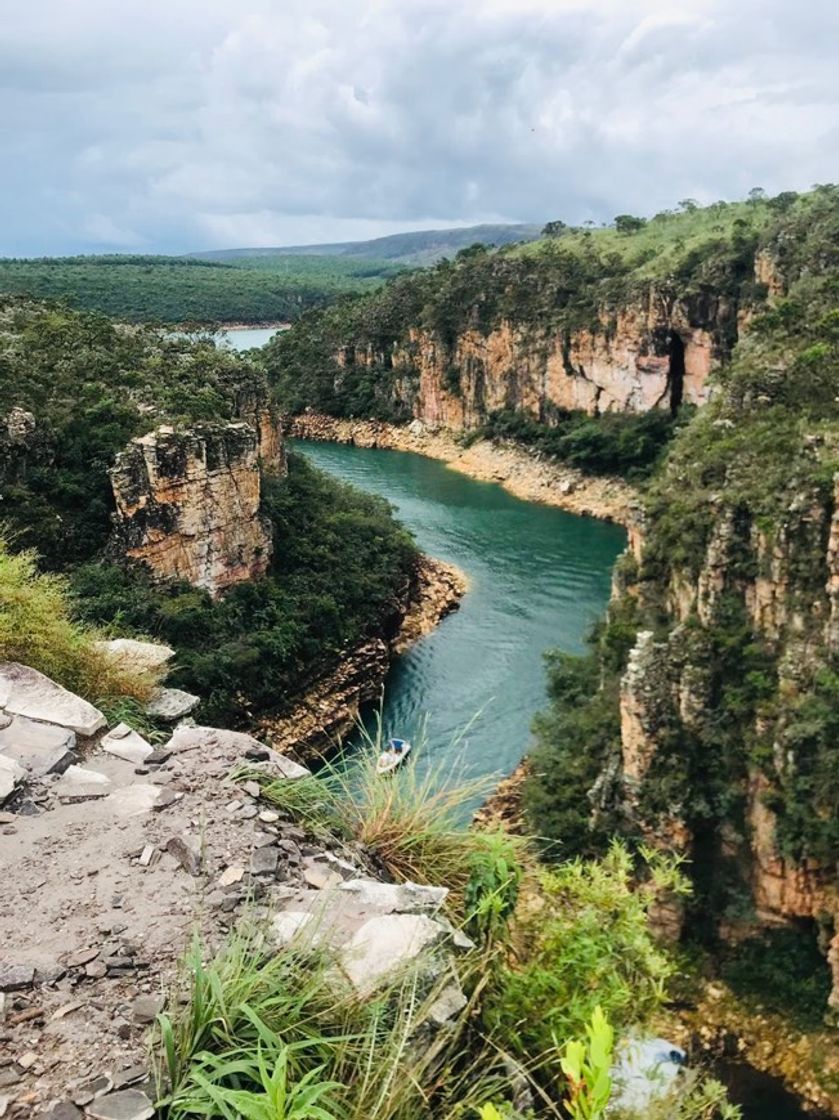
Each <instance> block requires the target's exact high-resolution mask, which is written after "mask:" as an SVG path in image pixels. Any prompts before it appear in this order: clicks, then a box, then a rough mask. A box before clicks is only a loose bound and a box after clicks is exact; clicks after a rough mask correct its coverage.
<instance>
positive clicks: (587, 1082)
mask: <svg viewBox="0 0 839 1120" xmlns="http://www.w3.org/2000/svg"><path fill="white" fill-rule="evenodd" d="M614 1041H615V1032H614V1031H613V1030H612V1028H611V1027H610V1025H609V1022H608V1020H607V1019H606V1016H605V1015H604V1014H603V1011H602V1009H601V1008H600V1007H599V1006H598V1007H595V1009H594V1011H593V1012H592V1014H591V1021H590V1022H589V1023H587V1024H586V1041H585V1042H582V1041H581V1040H580V1039H571V1040H569V1041H568V1042H566V1044H565V1052H564V1054H563V1057H562V1060H561V1063H560V1064H561V1067H562V1072H563V1073H564V1074H565V1076H566V1077H567V1079H568V1100H567V1101H566V1103H565V1107H566V1109H567V1111H568V1114H569V1116H571V1117H572V1120H601V1118H602V1117H603V1116H605V1114H606V1107H607V1105H608V1103H609V1098H610V1096H611V1093H612V1078H611V1076H610V1070H611V1068H612V1051H613V1047H614Z"/></svg>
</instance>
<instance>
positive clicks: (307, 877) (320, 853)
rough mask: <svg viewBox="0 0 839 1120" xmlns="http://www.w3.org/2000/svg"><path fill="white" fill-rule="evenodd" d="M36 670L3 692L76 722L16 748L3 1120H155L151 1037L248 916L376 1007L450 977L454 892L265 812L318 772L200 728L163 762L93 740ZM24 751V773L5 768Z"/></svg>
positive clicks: (2, 913)
mask: <svg viewBox="0 0 839 1120" xmlns="http://www.w3.org/2000/svg"><path fill="white" fill-rule="evenodd" d="M20 669H23V667H13V671H12V672H9V671H8V666H0V680H2V681H10V680H11V681H13V682H14V681H19V680H24V681H26V680H29V681H32V680H33V679H35V680H36V683H37V686H38V687H37V690H36V692H37V695H39V696H40V697H42V698H44V697H49V696H52V697H56V696H57V697H59V699H60V702H61V705H62V707H60V708H59V707H58V706H56V705H53V706H52V707H51V709H50V712H51V715H52V716H53V719H57V718H58V716H59V714H60V713H61V714H62V718H67V719H68V720H72V721H73V725H74V726H73V727H72V728H71V727H67V728H63V729H62V725H61V724H59V723H57V722H55V723H50V724H46V723H41V722H39V721H34V726H30V725H29V723H26V724H23V725H20V726H21V728H22V730H20V732H19V733H18V731H15V732H14V733H13V734H12V735H11V736H10V737H6V738H2V739H0V783H2V782H3V777H4V775H6V774H8V775H10V778H9V782H7V784H9V783H10V784H11V787H12V788H10V789H8V791H7V793H5V794H4V793H2V791H3V790H4V789H6V786H3V785H2V784H0V794H1V795H2V796H3V797H4V798H5V799H6V804H5V806H4V808H3V812H2V816H0V882H2V884H3V891H2V901H1V902H0V1102H2V1107H3V1110H4V1111H3V1112H2V1116H3V1117H4V1120H23V1118H24V1117H25V1118H27V1120H28V1118H30V1117H33V1116H44V1117H51V1118H52V1120H79V1118H84V1120H149V1118H151V1117H152V1116H153V1115H154V1098H155V1086H154V1084H153V1082H152V1080H151V1074H150V1070H149V1068H148V1051H147V1042H146V1040H147V1034H148V1030H149V1028H150V1025H151V1024H153V1023H154V1021H155V1018H156V1016H157V1015H158V1013H159V1012H160V1011H161V1010H162V1009H163V1008H164V996H165V993H166V992H167V991H168V990H170V989H171V985H172V983H173V980H174V978H175V975H176V972H177V967H178V963H179V961H180V959H181V957H182V955H183V952H184V951H185V949H186V948H187V946H188V943H189V940H190V937H191V936H192V933H193V931H198V933H199V934H200V936H201V938H202V940H203V941H204V943H205V944H206V945H207V946H208V948H209V949H212V948H213V947H215V946H217V945H219V944H220V943H221V941H222V940H223V939H224V938H225V936H226V935H227V934H228V933H229V932H230V930H231V929H232V928H233V926H234V925H235V924H236V922H237V921H238V919H239V917H240V916H247V917H248V918H258V919H259V918H261V919H262V920H264V921H265V922H266V923H267V925H268V928H269V929H270V931H271V936H272V937H273V939H274V945H275V949H276V951H278V952H279V951H282V949H283V947H284V946H286V945H288V944H289V943H290V942H291V941H293V940H294V939H295V938H297V937H308V938H310V940H314V938H318V939H319V943H320V944H327V943H328V944H329V945H331V946H332V947H333V949H334V950H335V953H336V962H337V963H336V969H337V973H336V976H337V977H338V979H339V980H340V982H342V983H347V982H349V983H351V984H353V985H354V986H355V988H356V990H357V991H358V993H359V995H360V996H362V997H364V996H366V995H367V994H369V993H371V992H373V991H374V990H375V989H376V988H377V986H378V985H380V984H381V983H382V982H383V981H384V980H385V979H386V978H388V977H390V976H391V975H393V974H394V973H395V972H396V971H397V970H398V969H400V968H402V967H405V966H407V965H408V964H413V962H415V961H419V962H422V967H423V968H425V967H427V968H428V970H429V975H431V976H433V977H434V978H435V980H436V978H438V977H439V976H440V975H446V973H445V969H446V968H448V969H449V971H451V964H450V963H449V962H450V960H451V954H452V953H454V952H455V951H456V950H457V949H458V948H463V947H464V939H463V938H462V935H459V934H457V933H455V931H454V930H453V929H452V928H451V926H450V925H449V924H448V922H447V921H446V920H445V918H443V917H442V916H441V914H440V908H441V906H442V905H443V902H444V900H445V897H446V891H445V889H444V888H430V887H417V886H414V885H411V884H403V885H395V884H389V883H383V882H381V881H379V879H378V877H377V873H376V870H375V868H374V867H373V865H372V864H371V862H370V861H369V859H368V857H367V856H366V854H365V852H364V851H363V850H362V849H360V848H359V847H357V846H355V845H340V844H339V842H338V841H337V840H336V841H334V842H330V843H326V842H324V841H323V840H322V839H316V838H315V837H313V836H308V835H307V834H306V833H305V832H304V830H303V829H301V828H300V827H299V826H298V825H296V824H294V822H293V821H292V820H291V818H290V817H289V816H288V815H287V814H286V813H284V812H283V811H282V808H281V807H279V808H278V807H276V806H274V805H271V806H268V805H267V804H266V803H265V802H264V801H262V800H261V798H260V794H261V785H260V783H259V781H258V780H257V778H258V777H259V776H260V775H265V776H270V778H271V779H272V780H273V781H275V782H283V781H285V782H295V781H299V780H301V779H304V778H306V777H308V776H309V775H310V772H309V770H308V769H306V767H304V766H301V765H300V764H299V763H296V762H294V761H292V760H291V759H289V758H287V757H286V756H284V755H282V754H280V753H278V752H277V751H275V750H273V749H272V748H270V747H268V746H266V745H265V744H264V743H261V742H259V741H258V740H256V739H254V738H253V737H252V736H250V735H247V734H243V733H241V732H234V731H226V730H222V729H218V728H212V727H199V726H194V725H191V724H179V725H178V726H177V727H176V728H175V729H174V731H173V733H172V735H171V737H170V738H169V740H168V741H167V742H166V743H165V744H162V745H160V746H155V747H152V746H151V744H149V743H147V742H146V740H144V739H143V738H142V736H140V735H138V734H137V733H136V732H135V731H134V730H133V729H132V728H130V727H129V726H128V725H127V724H122V725H117V726H116V727H114V728H112V729H111V730H110V731H107V733H105V734H101V728H99V727H97V732H98V734H94V735H93V736H87V737H85V736H83V734H82V732H81V731H79V730H76V729H77V728H79V727H82V726H84V727H87V728H90V727H91V726H97V722H98V720H97V719H96V718H88V717H90V713H87V712H86V710H85V708H84V707H83V704H84V702H83V701H80V700H79V698H78V697H73V696H72V694H70V693H66V695H64V690H60V691H59V692H58V693H54V692H53V691H52V689H51V688H50V687H49V686H51V684H52V682H49V681H48V680H47V678H42V680H38V679H37V678H40V674H38V675H37V677H36V678H31V677H29V676H28V672H24V673H22V674H21V673H19V672H18V670H20ZM4 670H5V672H4ZM43 682H46V684H44V683H43ZM11 694H12V691H11V690H7V691H6V692H5V693H4V697H7V696H9V695H11ZM17 694H18V696H20V693H19V692H18V693H17ZM32 695H34V693H33V694H32ZM39 710H40V711H41V712H42V713H43V711H44V708H41V709H39ZM94 711H95V710H94ZM2 716H3V711H2V709H0V722H2V724H3V731H8V732H12V729H13V728H14V727H16V725H17V721H18V720H19V719H24V720H27V721H33V716H32V710H31V708H29V709H28V711H27V714H26V715H20V716H19V715H17V714H15V715H14V717H13V719H12V720H9V721H8V722H7V721H5V720H3V719H2ZM83 716H84V717H85V718H81V717H83ZM0 735H2V731H0ZM10 744H11V746H10ZM14 744H17V745H18V747H17V757H18V758H20V759H21V760H22V761H21V762H18V761H17V758H12V757H11V756H10V755H8V754H5V753H4V752H5V751H6V750H11V749H15V747H14ZM21 744H23V747H25V749H23V747H21ZM126 748H130V749H126ZM138 751H139V752H141V754H142V758H140V753H137V752H138ZM138 760H140V761H142V765H141V766H138V765H137V762H138ZM47 763H49V765H47ZM244 767H247V770H248V772H249V773H248V775H247V780H244V781H242V780H241V779H239V780H237V779H236V778H234V777H233V774H234V772H236V771H237V770H239V771H241V770H242V769H243V768H244ZM138 770H140V771H141V772H140V773H137V771H138ZM468 944H469V943H468V941H466V942H465V945H466V946H468ZM444 995H446V999H445V1000H442V997H441V1000H442V1002H440V1001H438V1002H440V1009H439V1014H440V1015H441V1016H443V1018H445V1016H446V1015H447V1014H454V1013H456V1011H457V1010H458V1009H459V1008H460V1007H461V1006H462V1002H461V1001H462V993H461V992H460V990H459V987H458V985H457V981H456V979H455V978H454V976H453V974H452V977H451V981H450V982H449V983H448V984H447V986H446V990H445V992H444ZM447 1008H451V1009H453V1010H451V1011H450V1012H447V1011H446V1009H447ZM438 1018H439V1016H438ZM435 1021H436V1020H435ZM441 1021H442V1020H441Z"/></svg>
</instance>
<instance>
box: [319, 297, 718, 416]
mask: <svg viewBox="0 0 839 1120" xmlns="http://www.w3.org/2000/svg"><path fill="white" fill-rule="evenodd" d="M737 331H738V305H737V302H736V301H734V300H727V299H725V298H724V297H721V296H714V295H710V294H702V295H697V296H692V297H689V298H683V299H679V298H676V297H675V295H674V294H673V293H672V292H671V291H669V290H668V289H666V288H664V287H661V286H651V287H650V288H648V289H647V290H646V291H645V292H643V293H641V294H640V295H637V296H636V297H634V298H633V299H631V300H630V301H628V302H627V303H626V304H625V305H623V306H618V307H605V306H604V307H601V308H600V309H599V310H598V311H597V313H596V315H595V316H594V321H593V323H592V325H591V326H590V327H585V328H581V329H577V330H569V329H566V328H562V329H557V328H555V327H552V326H551V325H549V324H542V323H539V322H538V321H536V322H531V323H526V324H520V323H514V322H511V321H509V320H501V321H499V322H496V323H494V324H492V326H491V327H490V328H489V329H487V330H477V329H467V330H464V331H462V332H461V333H459V334H457V335H456V336H455V337H454V339H453V340H451V341H448V340H447V341H444V340H443V339H442V338H441V337H440V336H439V335H437V334H435V333H433V332H429V331H427V330H424V329H421V328H419V327H417V326H409V327H407V328H406V330H405V333H404V336H403V337H402V338H401V339H399V340H396V341H394V342H393V343H392V344H391V345H389V346H387V347H385V348H381V347H377V346H375V345H373V344H371V343H362V342H352V343H348V344H346V345H344V346H342V347H341V348H340V349H339V350H338V351H337V353H336V354H335V361H336V364H337V367H338V372H337V374H336V382H337V387H338V389H339V390H340V386H341V383H342V381H343V380H344V379H346V378H347V377H348V375H349V374H350V373H351V371H352V370H353V367H357V366H362V367H366V368H367V369H368V370H370V371H373V370H375V369H381V370H383V371H386V372H387V377H388V378H389V379H390V381H391V382H392V385H393V389H392V393H393V399H394V402H395V403H396V404H398V405H399V406H400V407H401V409H402V410H403V411H408V412H409V414H410V415H412V416H413V417H414V418H416V419H419V420H422V421H424V422H426V423H430V424H441V425H444V426H445V427H447V428H452V429H470V428H475V427H478V426H480V425H481V424H482V423H484V422H485V421H486V419H487V417H488V416H489V415H490V414H491V413H493V412H499V411H518V412H523V413H526V414H528V415H529V416H531V417H533V418H534V419H538V420H546V419H549V418H550V415H551V413H552V412H556V411H557V410H581V411H583V412H588V413H589V414H591V415H597V414H600V413H604V412H630V413H638V412H647V411H648V410H649V409H653V408H662V409H670V410H672V411H675V410H676V409H678V408H679V407H680V406H681V405H682V404H683V403H687V404H696V405H699V404H703V403H704V402H705V400H707V398H708V393H709V389H708V378H709V375H710V374H711V373H712V372H713V370H714V369H716V368H717V367H718V366H719V365H720V364H721V363H722V362H724V361H725V360H726V359H727V357H728V356H729V354H730V352H731V348H732V346H733V344H734V342H735V341H736V339H737Z"/></svg>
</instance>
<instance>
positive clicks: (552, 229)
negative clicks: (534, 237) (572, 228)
mask: <svg viewBox="0 0 839 1120" xmlns="http://www.w3.org/2000/svg"><path fill="white" fill-rule="evenodd" d="M567 229H568V226H567V225H566V224H565V222H561V221H560V220H559V219H558V218H557V219H555V220H554V221H552V222H546V223H545V225H544V226H543V227H542V236H543V237H562V235H563V233H564V232H565V231H566V230H567Z"/></svg>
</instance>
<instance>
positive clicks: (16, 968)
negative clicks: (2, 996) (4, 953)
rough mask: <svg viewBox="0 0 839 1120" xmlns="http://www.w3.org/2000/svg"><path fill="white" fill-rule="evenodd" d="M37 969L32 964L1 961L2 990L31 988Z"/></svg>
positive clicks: (14, 990) (0, 989)
mask: <svg viewBox="0 0 839 1120" xmlns="http://www.w3.org/2000/svg"><path fill="white" fill-rule="evenodd" d="M34 980H35V969H34V967H33V966H32V965H31V964H6V963H5V962H3V961H0V992H17V991H20V990H21V989H22V988H31V987H32V984H33V982H34Z"/></svg>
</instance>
